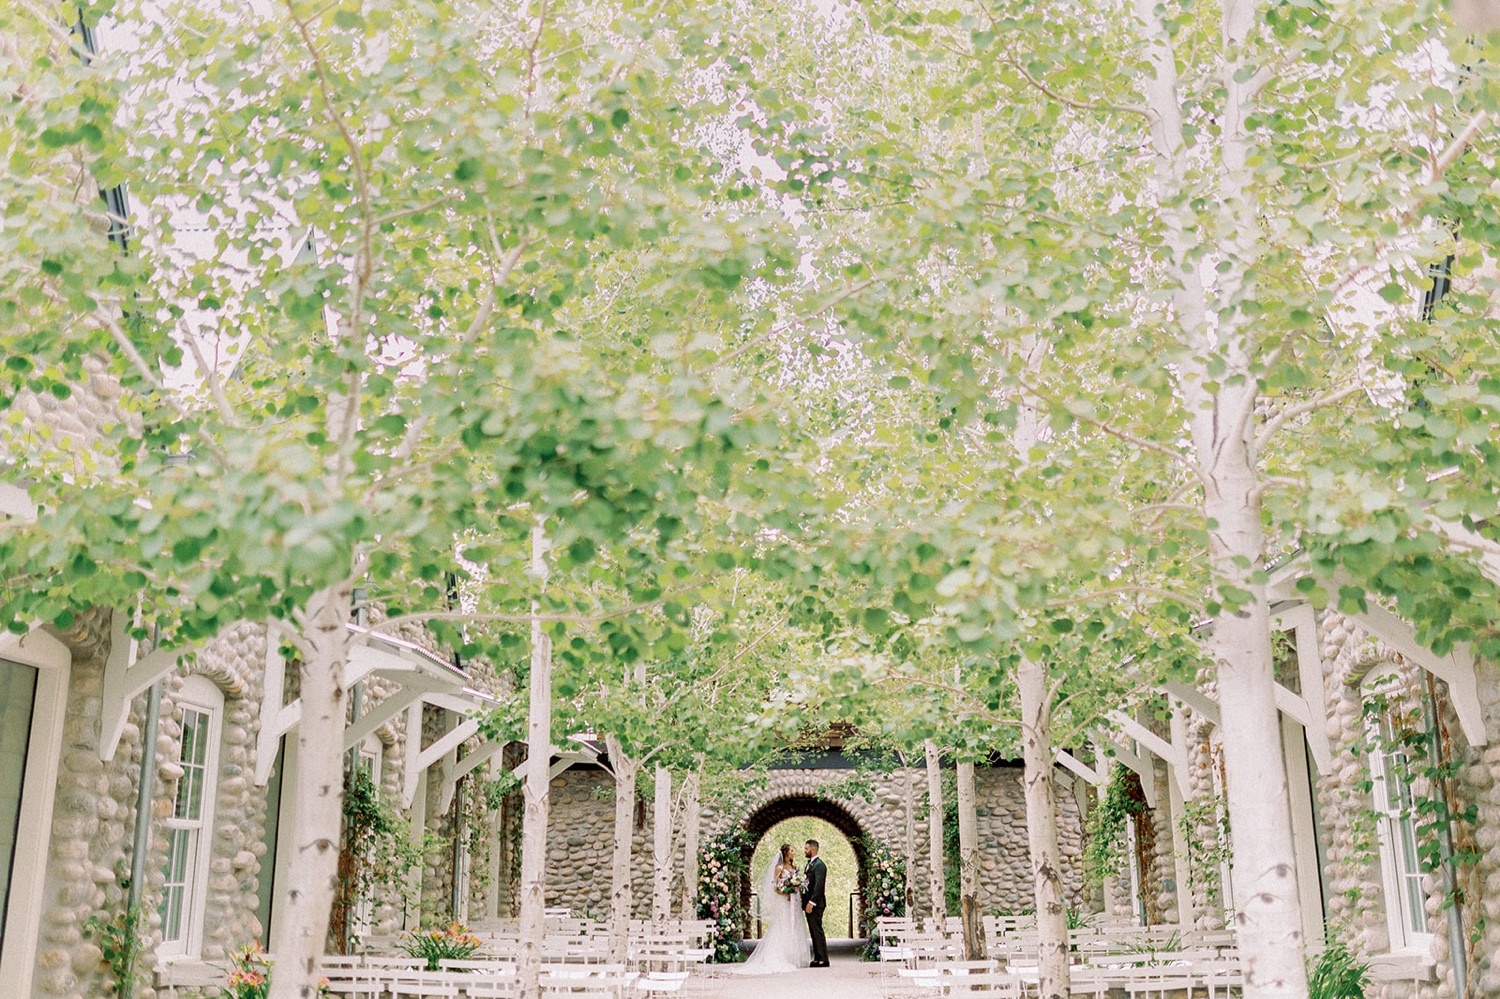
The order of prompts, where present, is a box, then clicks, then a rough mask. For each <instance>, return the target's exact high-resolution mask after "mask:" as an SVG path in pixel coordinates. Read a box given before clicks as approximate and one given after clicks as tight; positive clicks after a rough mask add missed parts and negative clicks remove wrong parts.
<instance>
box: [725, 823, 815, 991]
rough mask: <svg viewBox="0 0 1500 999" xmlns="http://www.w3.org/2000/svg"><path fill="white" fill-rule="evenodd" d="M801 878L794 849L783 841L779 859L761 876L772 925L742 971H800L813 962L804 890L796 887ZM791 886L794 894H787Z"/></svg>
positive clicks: (763, 912)
mask: <svg viewBox="0 0 1500 999" xmlns="http://www.w3.org/2000/svg"><path fill="white" fill-rule="evenodd" d="M800 878H801V875H800V873H799V872H798V871H797V865H796V863H795V862H794V861H793V860H792V848H791V846H790V845H789V844H786V843H783V844H782V845H781V849H780V850H779V851H778V853H777V856H776V859H775V860H773V861H772V862H771V863H770V864H769V865H767V867H766V873H765V875H764V876H763V877H762V878H761V879H760V909H761V915H762V916H765V917H767V918H768V919H769V920H770V927H769V928H768V929H767V930H766V935H765V936H763V937H761V938H760V943H758V944H756V945H755V953H753V954H751V955H750V960H748V961H746V962H745V963H744V964H743V965H741V966H740V968H739V969H738V970H739V971H740V972H741V973H742V974H747V975H774V974H779V973H781V972H784V971H796V970H797V969H799V968H805V967H807V966H808V964H809V963H810V961H811V957H810V956H809V950H808V943H807V920H806V919H804V918H803V916H802V892H801V891H800V890H798V889H797V888H796V887H795V886H796V883H797V882H798V880H800ZM803 883H805V882H803ZM788 886H791V894H784V893H783V892H784V891H785V890H786V889H787V887H788ZM778 889H781V890H778Z"/></svg>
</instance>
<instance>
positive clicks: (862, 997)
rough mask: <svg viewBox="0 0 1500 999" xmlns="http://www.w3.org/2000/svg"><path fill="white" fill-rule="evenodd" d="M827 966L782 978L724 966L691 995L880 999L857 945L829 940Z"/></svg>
mask: <svg viewBox="0 0 1500 999" xmlns="http://www.w3.org/2000/svg"><path fill="white" fill-rule="evenodd" d="M828 963H829V965H830V967H827V968H804V969H803V970H801V971H793V972H789V973H787V974H784V975H736V974H732V973H729V968H730V967H732V966H724V967H723V968H721V969H715V977H713V978H709V979H706V980H701V981H699V982H696V983H693V984H694V985H695V987H694V988H693V989H692V992H693V993H694V995H695V997H696V996H703V997H704V999H880V995H881V988H880V982H879V979H877V978H876V977H875V976H874V975H873V974H872V972H873V971H875V969H876V968H878V967H879V965H877V964H873V963H869V962H864V961H861V960H860V959H859V943H858V941H854V940H830V941H829V942H828ZM721 973H722V974H721Z"/></svg>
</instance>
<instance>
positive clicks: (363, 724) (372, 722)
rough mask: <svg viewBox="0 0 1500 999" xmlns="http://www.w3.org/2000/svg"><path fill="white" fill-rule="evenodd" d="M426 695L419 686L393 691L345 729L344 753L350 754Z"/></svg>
mask: <svg viewBox="0 0 1500 999" xmlns="http://www.w3.org/2000/svg"><path fill="white" fill-rule="evenodd" d="M425 693H426V691H424V690H423V689H422V688H421V687H419V686H409V687H401V688H400V689H398V690H393V691H391V692H390V694H388V695H387V696H386V698H385V700H383V701H381V702H380V703H378V704H375V705H372V706H371V708H370V710H369V711H366V712H365V713H364V714H362V715H360V716H359V717H358V718H356V719H355V720H354V721H352V722H350V723H349V727H348V728H346V729H344V751H345V752H348V751H349V750H351V749H353V748H354V747H355V746H357V745H359V744H360V743H362V742H364V741H365V739H367V738H369V737H370V736H371V735H373V734H374V733H375V730H376V729H378V728H380V726H382V725H384V724H385V723H386V722H388V721H390V720H391V719H392V718H394V717H396V716H397V715H398V714H400V713H401V712H402V711H404V710H405V709H406V708H408V707H409V706H410V705H411V703H412V702H413V701H418V700H421V698H422V695H423V694H425Z"/></svg>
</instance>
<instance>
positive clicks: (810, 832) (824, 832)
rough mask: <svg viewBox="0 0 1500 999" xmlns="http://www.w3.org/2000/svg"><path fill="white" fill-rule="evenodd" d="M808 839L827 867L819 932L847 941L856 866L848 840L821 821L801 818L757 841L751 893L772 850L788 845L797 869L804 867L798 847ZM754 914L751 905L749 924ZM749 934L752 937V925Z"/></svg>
mask: <svg viewBox="0 0 1500 999" xmlns="http://www.w3.org/2000/svg"><path fill="white" fill-rule="evenodd" d="M810 839H815V840H817V841H818V855H819V856H820V857H822V858H823V863H825V864H827V865H828V889H827V891H828V913H827V915H825V916H824V917H823V930H824V932H826V933H827V934H828V936H829V937H830V938H837V937H847V936H848V935H849V893H850V892H852V891H854V890H855V889H856V888H858V887H859V862H858V861H857V860H855V859H854V847H853V846H851V845H850V844H849V840H848V838H847V837H845V836H844V834H843V833H841V832H839V831H838V830H837V829H835V828H834V827H833V826H831V825H829V824H828V823H827V822H824V821H823V820H822V819H815V818H813V817H811V816H801V817H798V818H795V819H786V820H784V821H782V822H778V823H776V825H774V826H772V827H771V828H770V831H768V832H767V833H766V834H765V836H763V837H761V840H760V842H759V843H757V844H755V857H754V859H753V860H752V861H751V862H750V887H751V890H752V891H754V890H756V888H757V887H758V885H759V883H760V876H761V873H762V872H763V871H764V870H765V869H766V865H767V864H769V863H771V862H772V861H773V860H774V859H775V858H776V849H777V848H778V847H779V846H781V844H782V843H790V844H791V845H792V853H793V854H794V855H795V856H796V858H797V866H798V867H803V866H805V865H806V863H807V861H806V860H805V859H804V858H803V856H802V844H803V843H805V842H807V841H808V840H810ZM754 913H755V910H754V902H753V901H752V903H751V916H752V920H753V917H754ZM856 932H858V930H857V928H856ZM750 933H751V934H752V935H754V933H755V924H754V922H753V921H752V923H751V925H750Z"/></svg>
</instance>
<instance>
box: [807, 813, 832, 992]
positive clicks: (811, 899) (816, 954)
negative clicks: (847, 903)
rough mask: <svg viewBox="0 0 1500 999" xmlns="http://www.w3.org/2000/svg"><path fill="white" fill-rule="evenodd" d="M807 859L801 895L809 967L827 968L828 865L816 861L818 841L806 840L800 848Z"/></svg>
mask: <svg viewBox="0 0 1500 999" xmlns="http://www.w3.org/2000/svg"><path fill="white" fill-rule="evenodd" d="M802 853H803V854H804V855H805V856H806V857H807V891H805V892H803V893H802V901H803V902H805V903H807V904H806V905H805V906H803V908H804V909H805V910H806V912H807V933H808V936H810V937H812V964H811V965H809V967H813V968H826V967H828V938H827V937H826V936H824V935H823V910H824V909H826V908H828V897H827V895H825V894H824V889H825V888H827V887H828V865H827V864H825V863H823V861H821V860H819V859H818V841H817V840H815V839H810V840H808V841H807V842H806V843H805V844H803V847H802Z"/></svg>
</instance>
